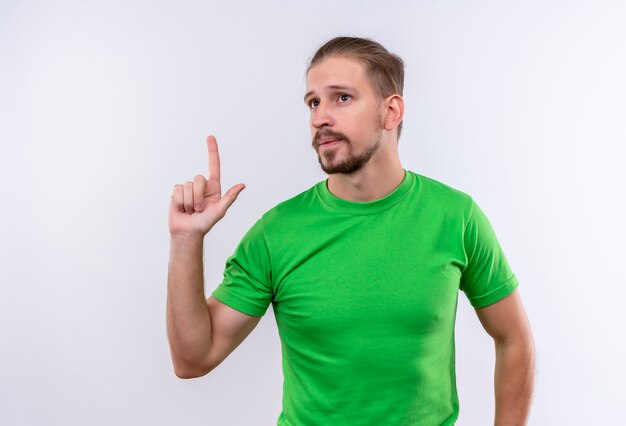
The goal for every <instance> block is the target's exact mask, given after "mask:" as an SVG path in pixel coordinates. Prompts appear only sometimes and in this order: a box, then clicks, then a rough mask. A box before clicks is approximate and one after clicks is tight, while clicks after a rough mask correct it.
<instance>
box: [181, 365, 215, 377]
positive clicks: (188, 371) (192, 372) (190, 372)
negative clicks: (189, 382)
mask: <svg viewBox="0 0 626 426" xmlns="http://www.w3.org/2000/svg"><path fill="white" fill-rule="evenodd" d="M210 371H211V370H210V369H208V368H202V369H200V368H181V367H178V368H177V367H174V374H176V377H178V378H179V379H196V378H198V377H202V376H206V375H207V374H208V373H209V372H210Z"/></svg>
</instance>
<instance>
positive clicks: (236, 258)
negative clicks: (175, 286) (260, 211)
mask: <svg viewBox="0 0 626 426" xmlns="http://www.w3.org/2000/svg"><path fill="white" fill-rule="evenodd" d="M211 294H212V296H213V297H215V298H216V299H217V300H219V301H220V302H222V303H225V304H227V305H228V306H230V307H232V308H234V309H237V310H238V311H241V312H243V313H245V314H248V315H254V316H262V315H264V314H265V312H266V311H267V308H268V306H269V305H270V303H271V302H272V299H273V291H272V285H271V263H270V253H269V249H268V247H267V243H266V240H265V232H264V229H263V218H262V217H261V218H260V219H259V220H258V221H257V222H256V223H255V224H254V225H252V227H251V228H250V229H249V230H248V232H247V233H246V234H245V235H244V236H243V238H242V239H241V241H240V242H239V245H238V246H237V248H236V249H235V252H234V253H233V254H232V255H231V256H230V257H229V258H228V259H227V260H226V267H225V269H224V279H223V280H222V282H221V283H220V284H219V285H218V286H217V288H216V289H215V290H214V291H213V292H212V293H211Z"/></svg>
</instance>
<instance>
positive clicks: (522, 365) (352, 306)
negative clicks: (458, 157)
mask: <svg viewBox="0 0 626 426" xmlns="http://www.w3.org/2000/svg"><path fill="white" fill-rule="evenodd" d="M403 79H404V68H403V63H402V60H401V59H400V58H399V57H398V56H396V55H393V54H391V53H389V52H388V51H387V50H386V49H385V48H384V47H382V46H381V45H380V44H378V43H376V42H374V41H371V40H368V39H361V38H352V37H338V38H335V39H333V40H330V41H329V42H327V43H326V44H325V45H324V46H322V47H321V48H320V49H319V50H318V51H317V53H316V54H315V55H314V57H313V58H312V60H311V64H310V66H309V69H308V70H307V92H306V94H305V97H304V101H305V103H306V105H307V106H308V107H309V108H310V117H311V118H310V126H311V136H312V146H313V148H314V149H315V151H316V152H317V155H318V161H319V163H320V165H321V167H322V169H323V170H324V171H325V172H326V173H328V174H329V177H328V179H326V180H324V181H321V182H319V183H317V184H316V185H314V186H313V187H311V188H309V189H308V190H306V191H304V192H302V193H300V194H298V195H297V196H295V197H293V198H291V199H289V200H286V201H284V202H281V203H279V204H278V205H276V206H275V207H274V208H272V209H270V210H269V211H267V212H266V213H265V214H263V216H262V217H261V218H260V219H259V220H258V221H257V222H256V223H255V224H254V225H253V226H252V227H251V228H250V229H249V230H248V232H247V233H246V235H245V236H244V237H243V239H242V240H241V242H240V243H239V245H238V247H237V249H236V250H235V252H234V254H233V255H232V256H231V257H230V258H229V259H228V260H227V261H226V268H225V271H224V280H223V281H222V283H221V284H220V285H219V286H218V287H217V288H216V289H215V291H213V293H212V295H211V296H210V297H209V298H208V299H206V301H205V299H204V296H205V295H204V289H203V269H202V249H203V238H204V235H205V234H206V233H207V232H208V231H209V230H210V229H211V228H212V227H213V225H215V223H216V222H217V221H219V220H220V219H221V218H222V217H223V216H224V215H225V212H226V210H227V209H228V208H229V207H230V206H231V205H232V203H233V202H234V200H235V199H236V198H237V196H238V195H239V193H240V192H241V191H242V190H243V188H244V187H245V185H243V184H238V185H235V186H233V187H232V188H230V189H229V190H228V191H227V192H226V194H224V196H222V195H221V186H220V167H219V156H218V150H217V143H216V140H215V138H214V137H212V136H209V137H208V139H207V144H208V150H209V179H208V181H207V180H206V179H205V178H204V177H203V176H202V175H197V176H196V177H195V178H194V180H193V182H187V183H185V184H184V185H176V186H175V188H174V192H173V194H172V201H171V206H170V215H169V228H170V234H171V259H170V267H169V279H168V303H167V326H168V337H169V342H170V348H171V353H172V360H173V364H174V370H175V372H176V375H177V376H178V377H181V378H191V377H199V376H202V375H205V374H207V373H208V372H210V371H212V370H213V369H214V368H216V367H217V366H218V365H219V364H220V363H221V362H222V361H223V360H224V359H225V358H226V357H227V356H228V355H229V354H230V353H231V352H232V351H233V350H234V349H235V348H236V347H237V346H238V345H239V344H240V343H241V342H242V341H243V340H244V339H245V338H246V336H247V335H248V334H249V333H250V332H251V331H252V330H253V329H254V327H255V326H256V325H257V324H258V322H259V321H260V318H261V316H263V315H264V313H265V312H266V310H267V308H268V306H269V304H272V307H273V309H274V314H275V317H276V323H277V326H278V331H279V335H280V339H281V346H282V354H283V373H284V382H283V383H284V386H283V409H282V412H281V413H280V415H279V417H278V424H279V425H298V426H302V425H351V426H355V425H452V424H454V422H455V421H456V419H457V418H458V411H459V402H458V397H457V393H456V383H455V362H454V361H455V360H454V321H455V316H456V307H457V300H458V299H457V298H458V292H459V290H463V291H464V293H465V294H466V295H467V297H468V298H469V300H470V302H471V304H472V305H473V307H474V308H476V313H477V315H478V317H479V319H480V321H481V323H482V325H483V326H484V328H485V330H486V331H487V332H488V333H489V334H490V335H491V336H492V337H493V339H494V342H495V347H496V366H495V398H496V413H495V424H496V425H502V426H504V425H522V424H525V423H526V422H527V417H528V413H529V407H530V401H531V396H532V389H533V381H534V378H533V373H534V343H533V338H532V334H531V331H530V326H529V324H528V320H527V318H526V314H525V312H524V308H523V305H522V302H521V300H520V296H519V294H518V292H517V290H516V289H517V286H518V282H517V279H516V277H515V275H514V274H513V272H512V271H511V268H510V266H509V264H508V262H507V259H506V257H505V256H504V253H503V252H502V250H501V248H500V246H499V244H498V241H497V238H496V236H495V233H494V231H493V228H492V227H491V225H490V223H489V221H488V220H487V217H486V216H485V214H484V213H483V212H482V210H481V209H480V208H479V207H478V205H477V204H476V203H475V202H474V200H473V199H472V198H471V197H470V196H469V195H467V194H465V193H463V192H461V191H458V190H456V189H453V188H451V187H449V186H447V185H445V184H443V183H441V182H438V181H435V180H433V179H430V178H427V177H425V176H423V175H419V174H417V173H414V172H412V171H409V170H405V169H404V168H403V167H402V165H401V163H400V160H399V157H398V138H399V136H400V132H401V124H402V119H403V113H404V102H403V99H402V91H403Z"/></svg>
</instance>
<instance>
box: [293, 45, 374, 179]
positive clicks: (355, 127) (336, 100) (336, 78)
mask: <svg viewBox="0 0 626 426" xmlns="http://www.w3.org/2000/svg"><path fill="white" fill-rule="evenodd" d="M304 102H305V103H306V104H307V106H308V107H309V109H310V113H311V118H310V126H311V136H312V138H313V142H312V144H311V145H312V146H313V149H315V151H316V152H317V157H318V161H319V163H320V166H321V167H322V170H324V172H326V173H328V174H334V173H345V174H349V173H353V172H356V171H357V170H359V169H361V168H362V167H363V166H365V165H366V164H367V162H368V161H369V160H370V159H371V158H372V157H373V156H374V154H375V153H376V152H377V151H378V149H379V147H380V140H381V137H382V132H383V129H384V127H383V124H384V121H383V120H384V117H383V115H382V110H381V105H382V100H380V99H378V98H377V97H376V95H375V93H374V90H373V89H372V87H371V83H370V82H369V80H368V79H367V77H366V75H365V69H364V67H363V65H361V63H359V62H358V61H357V60H356V59H353V58H347V57H330V58H326V59H324V60H323V61H322V62H320V63H318V64H317V65H315V66H314V67H312V68H311V69H310V70H309V73H308V75H307V93H306V95H305V97H304Z"/></svg>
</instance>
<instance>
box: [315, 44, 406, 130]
mask: <svg viewBox="0 0 626 426" xmlns="http://www.w3.org/2000/svg"><path fill="white" fill-rule="evenodd" d="M332 56H348V57H352V58H355V59H357V60H358V61H360V62H361V64H363V66H364V67H365V73H366V76H367V77H368V79H369V81H370V83H371V85H372V88H373V89H374V93H375V94H376V95H378V96H379V98H380V99H384V98H386V97H388V96H391V95H395V94H398V95H400V96H402V92H403V89H404V62H403V61H402V58H400V56H398V55H396V54H393V53H391V52H389V51H388V50H387V49H385V48H384V47H383V46H382V45H381V44H380V43H377V42H375V41H374V40H371V39H368V38H360V37H335V38H333V39H331V40H329V41H327V42H326V43H324V44H323V45H322V46H321V47H320V48H319V49H317V51H316V52H315V54H314V55H313V57H312V58H311V61H310V62H309V66H308V67H307V69H306V74H305V75H308V74H309V70H310V69H311V68H312V67H313V66H315V65H316V64H318V63H319V62H321V61H322V60H324V59H326V58H329V57H332ZM401 131H402V121H401V122H400V123H399V124H398V139H399V138H400V132H401Z"/></svg>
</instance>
